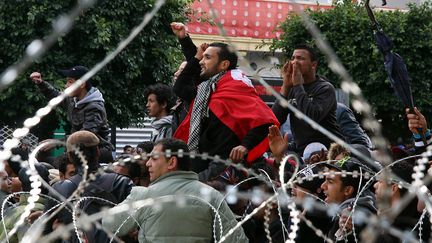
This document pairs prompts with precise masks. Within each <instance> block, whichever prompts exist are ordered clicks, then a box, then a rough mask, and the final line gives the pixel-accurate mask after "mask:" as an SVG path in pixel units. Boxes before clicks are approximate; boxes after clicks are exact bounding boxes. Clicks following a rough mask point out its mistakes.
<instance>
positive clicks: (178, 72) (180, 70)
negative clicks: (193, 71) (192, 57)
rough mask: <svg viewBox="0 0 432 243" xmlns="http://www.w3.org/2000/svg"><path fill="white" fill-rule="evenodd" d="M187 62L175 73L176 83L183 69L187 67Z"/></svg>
mask: <svg viewBox="0 0 432 243" xmlns="http://www.w3.org/2000/svg"><path fill="white" fill-rule="evenodd" d="M186 64H187V62H182V63H181V64H180V66H179V67H178V69H177V71H176V72H175V73H174V81H176V80H177V77H178V76H179V75H180V73H181V72H183V69H184V68H185V67H186Z"/></svg>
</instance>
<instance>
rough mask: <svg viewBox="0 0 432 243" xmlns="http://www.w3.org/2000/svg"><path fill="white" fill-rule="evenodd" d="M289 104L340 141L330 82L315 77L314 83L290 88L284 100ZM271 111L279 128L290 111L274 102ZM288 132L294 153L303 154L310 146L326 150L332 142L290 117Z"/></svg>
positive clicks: (295, 118) (334, 99) (334, 96)
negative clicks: (317, 144) (323, 146)
mask: <svg viewBox="0 0 432 243" xmlns="http://www.w3.org/2000/svg"><path fill="white" fill-rule="evenodd" d="M285 98H287V99H288V100H289V102H290V103H291V104H292V105H294V106H295V107H296V108H297V109H299V110H300V111H301V112H302V113H304V114H305V115H307V116H308V117H310V118H311V119H312V120H314V121H315V122H317V123H318V124H320V125H321V126H322V127H324V128H325V129H327V130H328V131H330V132H332V133H333V134H335V135H336V136H338V137H339V138H342V139H343V136H342V133H341V132H340V129H339V126H338V124H337V122H336V94H335V89H334V87H333V85H332V84H330V82H328V81H326V80H325V79H324V78H322V77H319V76H317V78H316V81H315V82H313V83H310V84H304V85H298V86H294V87H292V88H291V90H290V92H289V94H288V97H285ZM272 110H273V112H274V114H275V115H276V117H277V118H278V120H279V123H280V124H283V123H285V121H286V120H287V116H288V114H291V111H290V110H289V109H288V108H284V107H282V106H281V104H280V103H279V102H276V103H275V104H274V105H273V107H272ZM290 122H291V131H292V134H293V137H294V143H295V148H294V150H295V152H298V153H303V150H304V149H305V147H306V146H307V145H308V144H309V143H312V142H319V143H322V144H324V145H325V146H326V147H327V148H329V147H330V143H332V140H330V139H329V138H327V136H325V135H324V134H322V133H320V132H318V131H317V130H315V129H313V128H312V127H311V126H309V125H308V124H307V123H306V122H304V121H303V120H300V119H298V118H297V117H296V116H294V115H293V114H292V115H290Z"/></svg>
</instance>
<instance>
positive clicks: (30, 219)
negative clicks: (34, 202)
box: [27, 211, 43, 224]
mask: <svg viewBox="0 0 432 243" xmlns="http://www.w3.org/2000/svg"><path fill="white" fill-rule="evenodd" d="M42 214H43V211H34V212H32V213H30V215H29V216H28V217H27V221H28V222H29V223H30V224H33V223H34V221H36V220H37V219H38V218H39V217H40V216H41V215H42Z"/></svg>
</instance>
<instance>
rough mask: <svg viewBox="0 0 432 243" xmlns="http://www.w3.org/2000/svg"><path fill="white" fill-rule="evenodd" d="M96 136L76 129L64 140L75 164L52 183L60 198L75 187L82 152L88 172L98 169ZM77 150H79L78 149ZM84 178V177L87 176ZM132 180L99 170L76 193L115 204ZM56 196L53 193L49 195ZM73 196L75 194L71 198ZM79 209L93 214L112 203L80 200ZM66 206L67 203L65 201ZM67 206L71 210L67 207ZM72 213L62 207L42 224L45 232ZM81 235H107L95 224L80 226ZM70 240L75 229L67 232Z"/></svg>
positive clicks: (90, 239) (96, 239)
mask: <svg viewBox="0 0 432 243" xmlns="http://www.w3.org/2000/svg"><path fill="white" fill-rule="evenodd" d="M99 143H100V140H99V138H98V137H97V136H96V135H95V134H94V133H92V132H89V131H78V132H75V133H73V134H71V135H70V136H69V137H68V139H67V141H66V150H67V152H66V153H67V156H68V159H69V160H70V161H71V162H72V163H74V165H75V167H76V173H77V174H76V175H74V176H72V177H71V178H69V179H67V180H64V181H59V182H57V183H55V184H54V185H53V188H54V189H55V190H56V191H57V192H58V193H60V194H61V195H62V196H63V197H64V198H69V197H70V196H71V195H72V194H73V193H74V191H75V190H76V189H77V188H78V185H79V183H80V182H81V181H82V179H83V172H84V171H83V170H84V167H83V163H84V162H83V161H82V159H81V155H80V154H82V155H83V156H84V158H85V160H86V161H87V168H88V173H89V174H92V173H93V174H96V172H97V171H98V169H99V155H100V152H99V146H98V145H99ZM78 151H79V152H78ZM87 179H88V178H87ZM132 186H133V184H132V181H131V180H130V179H129V178H127V177H125V176H122V175H119V174H117V173H103V174H99V175H96V176H95V179H94V180H90V181H89V183H88V185H87V186H86V187H85V188H84V191H83V192H82V193H81V194H79V195H80V196H83V197H99V198H102V199H104V200H108V201H111V202H112V203H114V204H117V203H119V202H121V201H123V200H124V199H125V198H126V197H127V196H128V195H129V193H130V191H131V189H132ZM51 196H53V197H56V195H51ZM75 199H77V198H75ZM56 204H57V202H54V201H52V200H49V201H48V204H47V206H46V207H45V211H48V210H50V209H51V208H52V207H54V206H55V205H56ZM81 206H82V207H81V210H83V211H84V212H85V213H87V214H94V213H97V212H99V211H100V210H101V208H102V207H111V206H112V204H108V203H103V201H100V200H94V199H88V200H87V201H86V203H83V204H81ZM67 207H69V205H67ZM70 210H73V208H71V209H70ZM71 223H72V215H71V213H70V212H68V211H67V210H65V209H63V210H62V211H60V212H59V213H58V214H57V215H55V216H54V217H53V218H52V219H51V220H50V221H49V222H48V223H47V225H46V228H45V233H49V232H51V231H52V229H54V228H55V227H56V226H58V225H59V224H65V225H67V224H71ZM79 230H80V231H83V235H84V238H85V240H86V241H87V242H108V241H109V237H108V235H107V234H106V233H105V232H104V231H103V230H102V229H99V228H97V227H96V226H95V225H94V224H92V225H91V227H90V228H89V229H82V228H81V227H79ZM69 240H70V242H77V241H78V238H77V236H76V234H75V232H71V238H70V239H69Z"/></svg>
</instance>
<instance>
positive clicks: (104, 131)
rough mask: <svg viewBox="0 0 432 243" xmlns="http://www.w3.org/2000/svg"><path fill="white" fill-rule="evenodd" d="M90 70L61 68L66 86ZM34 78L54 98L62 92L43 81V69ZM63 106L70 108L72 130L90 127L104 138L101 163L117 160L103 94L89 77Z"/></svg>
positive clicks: (68, 110) (66, 108)
mask: <svg viewBox="0 0 432 243" xmlns="http://www.w3.org/2000/svg"><path fill="white" fill-rule="evenodd" d="M87 72H88V69H87V68H86V67H84V66H75V67H72V68H70V69H67V70H59V73H60V74H61V75H62V76H63V77H65V78H66V84H65V88H69V87H70V86H72V85H73V84H74V83H75V82H76V81H77V80H78V79H80V78H81V77H82V76H84V74H86V73H87ZM30 79H31V80H32V81H33V82H34V83H35V84H36V85H37V86H38V88H39V90H40V91H41V92H42V94H43V95H44V96H45V97H46V98H48V99H52V98H54V97H57V96H59V95H60V91H58V90H57V89H55V88H54V87H53V86H52V85H51V84H50V83H48V82H46V81H43V80H42V75H41V74H40V73H39V72H33V73H32V74H31V75H30ZM61 106H62V107H63V108H64V109H65V110H66V111H67V117H68V120H69V122H70V124H71V133H74V132H76V131H80V130H86V131H90V132H92V133H94V134H96V135H97V136H98V137H99V139H100V140H101V143H100V149H101V162H102V163H109V162H113V158H112V154H111V152H112V149H113V147H112V145H111V143H110V142H109V140H108V135H109V127H108V121H107V115H106V110H105V100H104V99H103V96H102V93H101V92H100V91H99V90H98V89H97V88H95V87H93V86H92V84H91V82H90V81H89V80H87V82H85V83H83V84H81V85H80V86H79V87H78V88H77V89H76V90H75V91H74V92H72V93H71V94H70V95H69V97H67V98H66V99H65V100H64V101H63V102H62V103H61ZM47 149H48V148H47Z"/></svg>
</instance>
